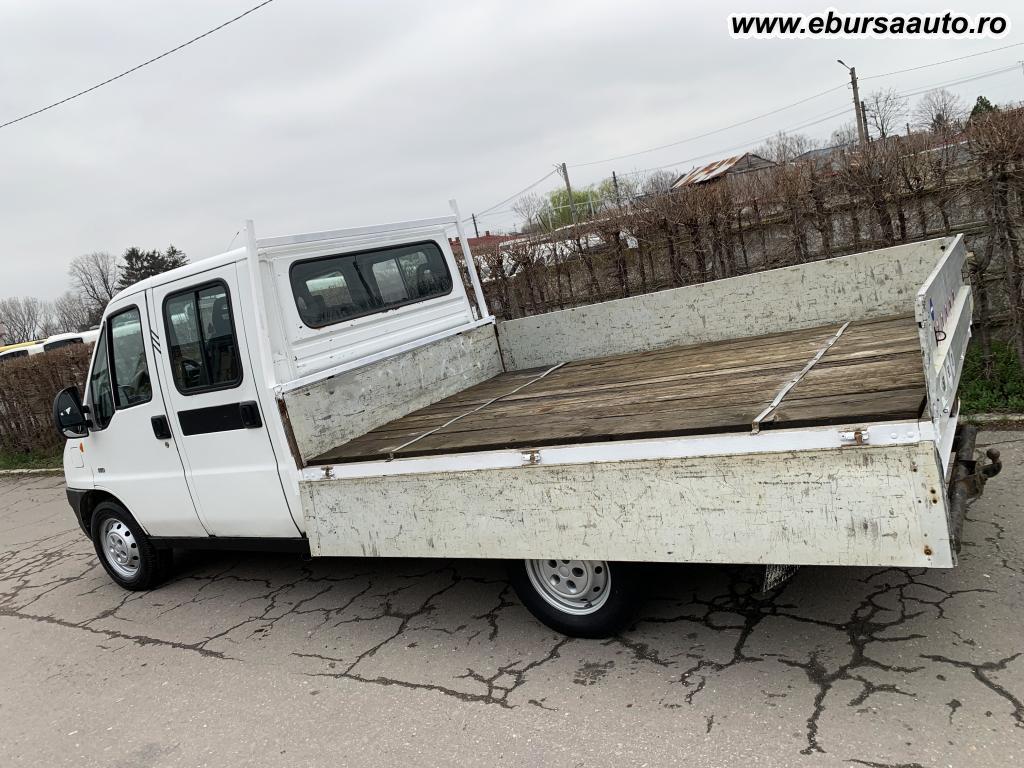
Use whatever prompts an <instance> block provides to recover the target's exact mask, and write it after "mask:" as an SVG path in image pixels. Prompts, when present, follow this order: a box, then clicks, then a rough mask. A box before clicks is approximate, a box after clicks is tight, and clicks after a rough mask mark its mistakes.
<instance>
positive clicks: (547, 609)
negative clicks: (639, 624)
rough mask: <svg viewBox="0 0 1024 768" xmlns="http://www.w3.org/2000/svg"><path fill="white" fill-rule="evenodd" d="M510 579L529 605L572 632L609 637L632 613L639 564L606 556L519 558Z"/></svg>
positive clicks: (544, 619)
mask: <svg viewBox="0 0 1024 768" xmlns="http://www.w3.org/2000/svg"><path fill="white" fill-rule="evenodd" d="M509 580H510V581H511V582H512V586H513V587H514V588H515V590H516V594H518V595H519V599H520V600H521V601H522V602H523V605H525V606H526V607H527V608H528V609H529V611H530V612H531V613H532V614H533V615H534V616H536V617H537V618H538V619H540V620H541V621H542V622H544V623H545V624H546V625H547V626H549V627H551V628H552V629H554V630H557V631H558V632H561V633H562V634H565V635H570V636H571V637H608V636H609V635H613V634H615V633H616V632H618V631H619V630H620V629H622V627H623V626H625V624H626V623H627V622H628V621H629V620H630V618H632V616H633V609H634V606H635V603H636V601H635V599H634V598H635V596H636V568H635V566H632V565H630V564H628V563H609V562H606V561H604V560H553V559H552V560H517V561H514V562H513V563H512V564H511V565H510V566H509Z"/></svg>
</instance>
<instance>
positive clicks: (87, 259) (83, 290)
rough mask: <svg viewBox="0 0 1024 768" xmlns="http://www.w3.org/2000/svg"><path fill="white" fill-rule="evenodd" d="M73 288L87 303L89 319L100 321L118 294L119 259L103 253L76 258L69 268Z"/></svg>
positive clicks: (96, 252)
mask: <svg viewBox="0 0 1024 768" xmlns="http://www.w3.org/2000/svg"><path fill="white" fill-rule="evenodd" d="M68 277H69V278H70V280H71V288H72V290H74V291H75V292H76V293H77V294H78V295H79V296H81V297H82V299H83V300H84V301H85V303H86V305H87V306H88V308H89V319H90V321H92V322H96V321H98V320H99V318H100V316H101V315H102V314H103V310H104V308H105V307H106V306H107V304H108V303H110V300H111V299H112V298H114V295H115V294H116V293H117V277H118V268H117V257H116V256H112V255H111V254H109V253H104V252H103V251H94V252H93V253H86V254H83V255H82V256H76V257H75V259H74V260H72V262H71V264H70V265H69V266H68Z"/></svg>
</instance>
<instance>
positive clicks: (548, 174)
mask: <svg viewBox="0 0 1024 768" xmlns="http://www.w3.org/2000/svg"><path fill="white" fill-rule="evenodd" d="M556 173H558V169H557V168H556V169H555V170H552V171H548V172H547V173H545V174H544V175H543V176H541V177H540V178H539V179H537V180H536V181H535V182H533V184H531V185H530V186H528V187H524V188H523V189H521V190H519V191H518V192H516V193H515V194H514V195H509V196H508V197H506V198H505V199H504V200H502V201H501V202H500V203H495V204H494V205H492V206H491V207H490V208H484V209H483V210H482V211H480V212H479V213H477V216H483V215H484V214H485V213H490V212H491V211H493V210H494V209H495V208H498V207H500V206H502V205H504V204H505V203H508V202H511V201H512V200H515V199H516V198H517V197H519V196H520V195H522V194H525V193H526V192H529V191H530V190H531V189H533V188H534V187H536V186H537V185H538V184H540V183H541V182H542V181H544V180H545V179H547V178H549V177H551V176H554V175H555V174H556ZM463 221H469V219H463Z"/></svg>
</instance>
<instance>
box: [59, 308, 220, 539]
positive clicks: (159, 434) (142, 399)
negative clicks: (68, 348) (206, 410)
mask: <svg viewBox="0 0 1024 768" xmlns="http://www.w3.org/2000/svg"><path fill="white" fill-rule="evenodd" d="M137 298H138V301H137V302H135V303H131V304H125V305H124V306H123V307H120V308H118V309H117V310H116V311H114V312H111V313H110V315H109V316H108V317H107V319H106V320H105V321H104V323H103V328H102V329H101V331H100V336H99V338H98V339H97V340H96V348H95V351H94V353H93V362H92V367H91V368H90V373H89V383H88V386H87V389H86V393H85V399H86V403H87V404H88V406H89V418H90V421H91V422H92V427H91V428H90V431H89V434H88V436H86V437H84V438H81V440H80V442H79V445H80V446H81V448H80V449H77V448H76V450H81V455H82V459H83V461H84V462H85V466H86V467H87V468H88V469H89V471H90V472H91V473H92V480H93V486H94V487H95V488H100V489H102V490H105V491H108V492H109V493H111V494H113V495H114V496H115V497H116V498H117V499H119V500H120V501H121V503H122V504H124V505H125V506H126V507H127V508H128V511H129V512H131V513H132V516H134V517H135V519H136V520H137V521H138V523H139V525H141V526H142V528H143V529H144V530H145V531H146V533H148V534H149V535H151V536H206V535H207V532H206V529H205V528H203V525H202V524H201V523H200V521H199V517H198V516H197V515H196V509H195V506H194V505H193V503H192V495H191V493H190V492H189V488H188V484H187V482H186V480H185V468H184V467H183V466H182V461H181V457H180V456H179V454H178V446H177V443H176V441H175V440H174V438H173V437H172V436H171V435H170V434H169V433H167V432H166V431H165V429H164V428H163V427H164V421H163V420H164V419H165V418H166V412H165V410H164V402H163V398H162V397H161V392H160V378H161V377H160V376H159V375H158V373H159V372H158V370H157V361H156V359H155V358H154V354H153V348H152V346H151V344H150V343H149V327H150V326H149V312H148V310H147V307H146V303H145V302H144V301H143V298H144V297H143V296H142V295H141V294H140V295H139V296H138V297H137Z"/></svg>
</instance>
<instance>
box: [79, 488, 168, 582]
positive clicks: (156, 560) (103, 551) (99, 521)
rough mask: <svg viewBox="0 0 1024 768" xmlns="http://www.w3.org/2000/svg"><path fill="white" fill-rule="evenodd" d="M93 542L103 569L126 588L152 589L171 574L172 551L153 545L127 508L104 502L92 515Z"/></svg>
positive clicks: (112, 502)
mask: <svg viewBox="0 0 1024 768" xmlns="http://www.w3.org/2000/svg"><path fill="white" fill-rule="evenodd" d="M92 542H93V546H94V547H95V548H96V556H97V557H98V558H99V559H100V563H101V564H102V565H103V568H104V570H105V571H106V572H107V574H108V575H109V576H110V578H111V579H113V580H114V582H115V583H116V584H118V585H119V586H121V587H123V588H124V589H128V590H132V591H133V592H134V591H141V590H146V589H152V588H153V587H155V586H157V585H158V584H160V582H162V581H163V580H164V579H165V578H166V577H167V575H168V574H169V572H170V566H171V557H172V555H171V551H170V550H161V549H157V548H156V547H154V546H153V543H152V542H151V541H150V540H149V537H148V536H147V535H146V533H145V532H144V531H143V530H142V528H141V527H140V526H139V524H138V523H137V522H135V518H134V517H132V516H131V514H130V513H129V512H128V510H127V509H125V508H124V507H122V506H121V505H120V504H118V503H117V502H116V501H102V502H100V503H99V504H97V505H96V509H95V510H93V514H92Z"/></svg>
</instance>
